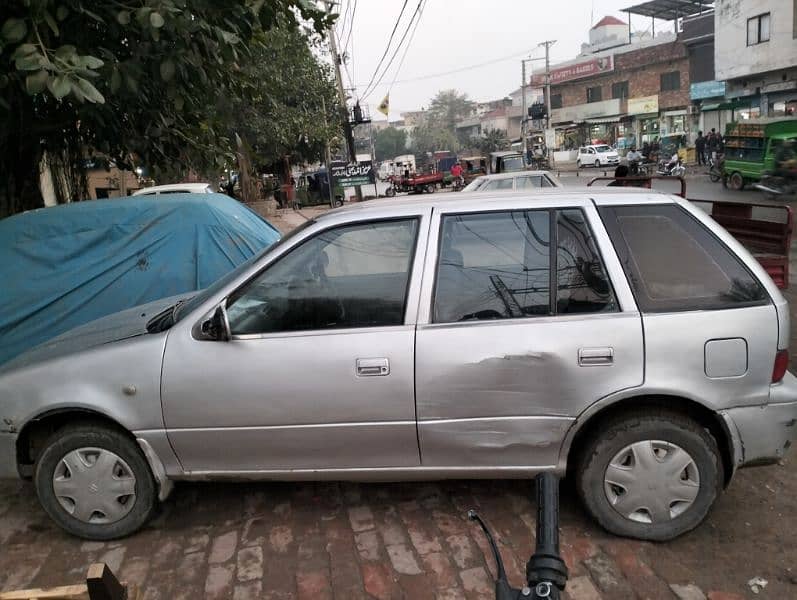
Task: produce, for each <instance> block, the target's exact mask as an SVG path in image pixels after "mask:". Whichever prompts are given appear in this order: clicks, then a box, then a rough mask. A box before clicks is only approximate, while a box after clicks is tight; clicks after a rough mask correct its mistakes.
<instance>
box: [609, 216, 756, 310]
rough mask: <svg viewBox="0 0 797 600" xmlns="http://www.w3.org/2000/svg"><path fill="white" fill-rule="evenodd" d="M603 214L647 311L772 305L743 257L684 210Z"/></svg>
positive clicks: (634, 288) (632, 285)
mask: <svg viewBox="0 0 797 600" xmlns="http://www.w3.org/2000/svg"><path fill="white" fill-rule="evenodd" d="M600 214H601V218H602V219H603V221H604V223H605V224H606V228H607V230H608V232H609V235H610V236H611V238H612V242H613V243H614V246H615V249H616V250H617V253H618V256H619V258H620V261H621V263H622V265H623V268H624V269H625V271H626V275H627V276H628V279H629V281H630V283H631V288H632V289H633V291H634V295H635V297H636V300H637V304H638V305H639V308H640V310H642V311H643V312H674V311H687V310H711V309H723V308H738V307H742V306H758V305H761V304H767V303H768V302H769V297H768V296H767V293H766V290H764V288H763V286H762V285H761V283H760V282H759V281H758V280H757V279H756V278H755V277H754V276H753V275H752V274H751V273H750V272H749V271H748V270H747V268H746V267H745V266H744V264H743V263H742V262H741V261H740V260H739V258H738V257H736V256H735V255H734V254H733V253H731V251H730V250H729V249H728V248H727V247H726V246H725V245H724V244H723V243H722V242H721V241H720V240H719V239H717V238H716V237H715V236H714V235H713V234H712V233H711V232H710V231H709V230H708V229H706V228H705V227H704V226H703V225H702V224H701V223H700V222H699V221H697V219H695V217H693V216H692V215H690V214H689V213H688V212H687V211H685V210H684V209H682V208H681V207H680V206H677V205H675V204H666V205H661V204H660V205H649V206H616V207H603V208H601V209H600Z"/></svg>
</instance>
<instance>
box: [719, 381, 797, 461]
mask: <svg viewBox="0 0 797 600" xmlns="http://www.w3.org/2000/svg"><path fill="white" fill-rule="evenodd" d="M723 416H724V417H725V418H726V420H729V421H730V422H731V423H732V424H733V427H732V428H731V435H732V436H733V438H734V462H735V463H736V466H737V467H743V466H751V465H756V464H767V463H772V462H775V461H777V460H780V459H781V458H783V456H784V454H785V453H786V451H787V450H788V449H789V447H790V446H791V445H792V444H793V443H794V441H795V440H797V378H795V377H794V375H792V374H791V373H786V376H785V377H784V378H783V381H781V382H780V383H778V384H776V385H773V386H771V388H770V402H769V404H765V405H762V406H744V407H738V408H731V409H728V410H725V411H723Z"/></svg>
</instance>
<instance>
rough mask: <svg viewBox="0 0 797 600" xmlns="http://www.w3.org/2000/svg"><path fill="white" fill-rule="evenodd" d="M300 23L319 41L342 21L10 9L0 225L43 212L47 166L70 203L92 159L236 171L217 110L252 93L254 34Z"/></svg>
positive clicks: (22, 1)
mask: <svg viewBox="0 0 797 600" xmlns="http://www.w3.org/2000/svg"><path fill="white" fill-rule="evenodd" d="M300 17H301V18H302V19H304V20H307V21H308V22H310V23H312V24H313V26H314V27H315V28H316V30H317V31H322V30H323V29H324V28H326V27H327V26H328V25H329V22H330V20H331V19H332V18H333V16H331V15H327V14H326V13H323V12H321V11H319V10H318V9H316V8H315V6H314V5H313V4H312V3H311V2H306V1H305V0H225V2H207V1H204V0H157V1H154V0H113V1H108V2H90V1H89V0H38V1H36V2H31V1H30V0H6V1H5V2H4V3H3V7H2V8H0V61H1V64H3V67H0V69H2V70H0V119H2V120H3V122H4V123H6V127H5V128H4V129H3V130H2V131H0V152H2V159H0V216H2V215H4V214H10V213H14V212H19V211H21V210H25V209H29V208H35V207H37V206H41V205H42V198H41V193H40V191H39V188H38V182H39V169H40V166H41V164H42V159H43V157H44V156H46V157H47V162H48V164H49V165H50V168H51V169H52V170H53V171H54V175H55V179H56V180H58V181H61V180H63V181H64V182H65V184H66V185H64V186H56V192H57V193H60V194H61V195H62V196H63V194H64V193H65V194H67V195H68V196H70V197H71V198H72V199H79V198H80V197H81V196H82V195H83V194H84V192H85V173H84V170H83V167H82V165H83V160H84V158H85V157H86V155H87V154H91V153H94V152H98V153H102V154H105V155H107V156H108V157H110V158H111V159H113V160H115V161H116V162H117V164H119V165H120V166H128V167H129V166H131V164H132V163H133V157H135V158H136V160H138V161H140V162H142V163H144V164H146V165H148V166H150V167H153V168H154V169H156V170H157V169H158V168H159V167H161V168H162V167H166V168H172V169H175V168H178V169H181V170H188V169H193V170H196V171H199V172H202V171H206V170H208V169H210V168H212V167H214V166H216V167H217V168H218V166H219V165H221V164H223V163H225V162H226V161H229V160H232V159H233V158H234V154H233V151H234V148H235V145H234V140H232V139H230V137H228V134H229V130H228V129H227V128H226V127H225V125H226V123H224V121H223V120H222V119H221V117H220V115H219V113H218V112H217V110H216V109H217V106H219V105H222V106H223V104H224V101H225V99H226V98H228V97H234V96H235V94H237V93H240V92H241V90H242V89H247V88H246V86H242V85H241V79H240V76H241V68H242V67H241V65H242V64H243V63H246V61H247V60H248V59H249V58H250V57H251V51H250V42H251V41H252V40H253V38H254V37H255V36H256V35H257V33H258V32H259V31H264V30H268V29H270V28H272V27H274V26H276V25H278V24H279V25H283V26H291V27H295V26H296V25H297V23H298V19H299V18H300ZM285 76H288V74H285ZM262 84H263V85H264V86H266V87H267V86H268V82H262ZM62 187H63V189H62ZM66 199H67V198H64V197H61V198H59V200H66Z"/></svg>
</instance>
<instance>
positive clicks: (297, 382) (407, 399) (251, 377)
mask: <svg viewBox="0 0 797 600" xmlns="http://www.w3.org/2000/svg"><path fill="white" fill-rule="evenodd" d="M420 231H421V227H420V218H418V217H415V216H410V217H406V218H400V219H393V220H386V221H376V222H367V223H354V224H347V225H341V226H339V227H334V228H331V229H328V230H325V231H323V232H320V233H318V234H316V235H314V236H312V237H310V238H309V239H307V240H305V241H303V242H301V243H300V244H299V245H298V246H297V247H295V248H293V249H291V250H290V251H289V252H288V253H287V254H286V255H284V256H282V257H280V258H279V259H278V260H277V261H276V262H275V263H273V264H272V265H270V266H269V267H268V268H266V269H265V270H264V271H262V272H261V273H259V274H258V275H257V276H255V277H254V278H253V279H251V280H250V281H249V282H248V283H247V284H245V285H244V286H242V287H241V288H240V289H239V290H237V291H235V292H234V293H232V294H231V295H230V296H229V298H228V301H227V312H228V319H229V324H230V332H231V337H232V339H231V340H230V341H228V342H217V341H200V340H196V339H193V338H191V336H190V335H176V336H175V335H171V336H170V338H169V342H168V344H167V348H166V356H165V358H164V375H163V410H164V419H165V422H166V426H167V431H168V435H169V439H170V441H171V443H172V445H173V447H174V449H175V452H176V453H177V455H178V457H179V458H180V461H181V463H182V465H183V467H184V469H186V470H187V471H194V472H197V471H199V472H201V471H209V472H229V471H261V470H284V469H329V468H335V469H346V468H362V467H407V466H415V465H417V464H418V463H419V456H418V448H417V436H416V429H415V403H414V380H413V377H414V373H413V346H414V316H412V317H410V318H409V319H406V317H405V315H406V314H407V306H408V297H409V295H410V294H411V293H413V292H411V291H410V288H411V286H410V279H411V272H412V268H413V263H414V261H415V260H416V258H415V246H416V243H417V240H418V238H419V232H420ZM420 237H424V236H420Z"/></svg>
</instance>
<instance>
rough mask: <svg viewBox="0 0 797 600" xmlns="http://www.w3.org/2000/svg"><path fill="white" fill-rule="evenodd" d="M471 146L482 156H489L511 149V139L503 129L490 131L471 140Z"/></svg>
mask: <svg viewBox="0 0 797 600" xmlns="http://www.w3.org/2000/svg"><path fill="white" fill-rule="evenodd" d="M471 145H472V146H475V147H476V148H478V149H479V152H481V153H482V154H489V153H490V152H495V151H497V150H506V149H507V148H508V147H509V138H507V137H506V131H504V130H503V129H490V130H488V131H485V132H484V135H482V136H480V137H474V138H472V139H471Z"/></svg>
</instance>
